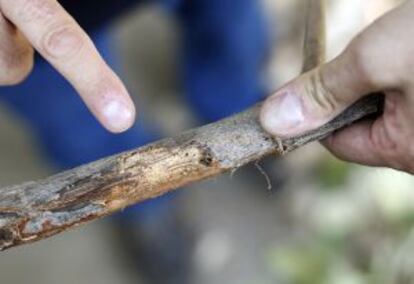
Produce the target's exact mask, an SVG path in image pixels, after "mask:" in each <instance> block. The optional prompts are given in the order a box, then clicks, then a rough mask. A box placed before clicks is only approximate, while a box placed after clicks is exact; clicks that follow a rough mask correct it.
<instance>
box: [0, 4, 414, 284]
mask: <svg viewBox="0 0 414 284" xmlns="http://www.w3.org/2000/svg"><path fill="white" fill-rule="evenodd" d="M305 2H306V1H303V0H295V1H293V0H290V1H277V0H264V5H265V7H266V9H265V10H266V13H267V17H268V22H269V25H270V26H271V34H272V37H271V40H272V43H273V44H272V49H271V52H270V54H269V59H268V63H267V66H266V72H264V73H265V74H264V76H263V77H264V78H263V80H264V82H265V84H266V86H267V88H268V89H269V90H274V89H276V88H277V87H278V86H280V85H281V84H283V83H284V82H286V81H287V80H289V79H291V78H293V77H294V76H296V75H297V74H298V73H299V70H300V67H301V61H302V57H301V48H302V38H303V21H304V18H305V17H304V15H305V8H306V5H305ZM398 2H401V1H392V0H365V1H359V0H330V1H328V4H329V5H328V7H329V8H328V19H327V20H328V27H329V28H328V47H329V57H330V58H332V57H334V56H335V55H336V54H338V53H339V52H340V51H341V50H342V49H343V48H344V46H345V45H346V44H347V42H349V40H350V39H351V38H352V37H353V36H354V35H356V34H357V33H358V31H360V30H361V29H362V28H363V27H364V26H366V25H367V24H369V23H370V22H372V21H373V20H375V18H376V17H378V16H380V15H382V14H383V13H385V12H386V11H387V10H389V9H391V8H392V7H393V6H395V5H397V4H398ZM112 29H113V30H112V33H113V34H114V36H115V38H116V40H117V42H119V43H120V45H119V53H120V54H121V55H122V59H123V67H124V72H123V73H124V78H125V80H126V82H127V84H128V85H129V88H130V90H131V93H133V94H137V95H138V96H139V101H140V102H141V103H142V104H144V105H145V108H146V113H147V117H146V119H148V120H151V121H153V122H154V123H156V124H157V125H159V127H160V128H161V130H162V131H163V133H166V135H174V134H176V133H179V132H180V131H182V130H184V129H187V128H189V127H192V126H194V125H195V119H194V118H193V115H192V112H191V111H189V110H188V108H187V106H186V104H185V102H184V100H183V98H182V96H181V93H182V92H183V90H182V86H181V84H180V83H179V80H178V78H177V71H176V70H177V64H178V63H177V60H178V59H177V57H176V51H177V49H178V48H179V45H180V33H179V29H178V28H177V25H176V23H175V21H174V19H173V18H172V17H170V16H169V15H168V14H166V13H164V12H163V11H162V9H161V8H160V7H158V6H155V5H147V6H144V7H140V9H137V10H133V11H129V12H128V13H127V14H126V15H125V16H123V17H122V18H121V19H119V20H118V21H117V22H116V23H115V24H114V25H113V27H112ZM0 95H1V94H0ZM0 121H1V123H0V133H1V139H0V157H1V159H0V185H2V186H3V185H9V184H15V183H19V182H22V181H27V180H34V179H39V178H42V177H46V176H48V175H50V174H51V173H53V172H54V171H55V170H54V169H53V168H52V167H51V166H50V165H49V164H48V163H47V161H46V160H45V159H44V158H43V155H42V152H40V151H39V150H38V147H37V146H38V145H37V144H36V142H35V141H34V139H33V137H31V135H30V131H29V130H28V129H27V125H26V124H25V123H24V122H23V121H22V120H21V119H19V117H17V116H15V115H14V114H12V113H11V112H10V111H9V110H8V109H7V108H5V107H2V106H1V105H0ZM264 171H265V172H266V175H268V177H269V179H270V184H269V181H268V178H267V177H266V176H265V175H264V174H263V172H264ZM413 189H414V178H413V177H412V176H409V175H406V174H402V173H399V172H396V171H392V170H387V169H372V168H366V167H362V166H357V165H351V164H346V163H343V162H340V161H338V160H336V159H334V158H332V157H331V156H330V155H329V154H328V153H327V152H326V151H325V150H324V149H323V148H322V147H321V146H320V145H318V144H312V145H309V146H306V147H305V148H303V149H300V150H298V151H296V152H295V153H292V154H290V155H288V157H286V158H284V159H283V160H278V161H273V160H272V159H266V160H265V161H262V162H260V163H258V164H257V165H251V166H247V167H246V168H244V169H240V170H238V171H236V172H234V173H232V174H231V175H230V174H229V175H224V176H222V177H219V178H216V179H213V180H209V181H206V182H202V183H199V184H195V185H192V186H190V187H188V188H186V189H183V190H182V191H181V193H180V194H179V195H178V196H176V197H175V198H176V201H177V202H176V204H175V205H174V206H175V209H174V210H175V211H177V212H178V213H177V214H178V215H179V216H180V224H183V226H184V227H186V228H187V229H188V230H190V231H191V241H189V244H188V246H186V247H183V248H182V249H183V251H182V253H183V254H184V253H185V254H186V255H188V257H189V263H188V267H189V271H190V274H191V280H190V282H189V283H197V284H198V283H200V284H204V283H206V284H207V283H228V284H232V283H234V284H236V283H237V284H262V283H263V284H267V283H282V284H285V283H286V284H290V283H293V284H308V283H309V284H313V283H335V284H363V283H375V284H381V283H404V284H405V283H414V257H413V255H414V231H413V229H412V228H413V224H414V190H413ZM149 214H151V212H149ZM114 218H115V222H116V217H114ZM113 221H114V219H113V218H107V219H105V220H101V221H97V222H94V223H92V224H90V225H88V226H85V227H81V228H78V229H76V230H72V231H69V232H67V233H65V234H62V235H59V236H56V237H54V238H52V239H48V240H45V241H42V242H39V243H36V244H33V245H30V246H24V247H19V248H15V249H11V250H9V251H6V252H2V253H1V254H0V275H1V276H0V281H1V283H5V284H6V283H7V284H8V283H13V284H20V283H32V284H40V283H42V284H49V283H50V284H51V283H60V284H66V283H68V284H69V283H89V284H93V283H99V284H105V283H118V284H122V283H156V284H157V283H170V282H169V281H168V279H164V280H162V281H164V282H162V281H161V282H151V280H148V278H147V279H146V276H145V268H144V267H145V266H140V265H139V264H137V263H135V262H134V261H133V260H131V257H130V256H129V255H128V249H125V248H124V245H125V243H126V242H127V243H128V242H132V241H131V239H128V238H125V236H123V235H122V233H121V234H120V232H119V230H116V229H114V226H113V225H112V224H111V223H113ZM190 243H191V244H190ZM147 249H149V251H150V253H151V248H147ZM153 262H154V263H153V265H157V256H156V254H155V253H154V255H153ZM158 273H159V274H163V270H162V268H161V267H160V269H159V271H158ZM174 283H175V282H174Z"/></svg>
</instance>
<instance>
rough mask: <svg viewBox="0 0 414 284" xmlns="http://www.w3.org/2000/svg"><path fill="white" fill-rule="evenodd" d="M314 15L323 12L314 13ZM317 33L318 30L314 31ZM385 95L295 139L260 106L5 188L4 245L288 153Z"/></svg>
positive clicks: (316, 40) (314, 8) (311, 57)
mask: <svg viewBox="0 0 414 284" xmlns="http://www.w3.org/2000/svg"><path fill="white" fill-rule="evenodd" d="M310 2H311V4H312V5H311V6H310V9H309V11H310V16H309V21H310V23H309V24H308V32H307V36H306V42H307V43H306V45H305V46H306V49H307V51H306V56H305V57H306V58H307V61H305V62H308V63H305V69H309V68H310V67H313V66H315V64H317V63H320V62H321V58H322V57H321V56H320V55H321V50H323V48H321V44H323V40H321V39H323V37H320V36H321V34H323V28H321V27H322V25H323V21H322V19H323V9H322V6H321V5H320V2H319V1H318V0H311V1H310ZM313 13H320V14H319V16H316V17H315V15H314V14H313ZM315 34H318V35H319V36H316V35H315ZM380 101H381V99H380V97H378V96H370V97H366V98H365V99H363V100H361V101H359V102H358V103H356V104H355V105H354V106H352V107H351V108H349V109H348V110H347V111H345V112H344V113H343V114H342V115H340V116H339V117H337V118H336V119H335V120H333V121H332V122H330V123H328V124H327V125H325V126H323V127H321V128H319V129H317V130H315V131H312V132H310V133H308V134H306V135H303V136H301V137H297V138H294V139H285V140H281V139H276V138H273V137H271V136H269V135H268V134H267V133H266V132H265V131H264V130H263V129H262V128H261V126H260V124H259V122H258V114H259V110H260V105H257V106H255V107H253V108H251V109H249V110H247V111H245V112H243V113H240V114H238V115H236V116H234V117H231V118H228V119H225V120H222V121H219V122H217V123H214V124H210V125H206V126H203V127H201V128H198V129H194V130H190V131H188V132H185V133H183V134H181V135H179V136H178V137H176V138H169V139H165V140H162V141H159V142H155V143H153V144H150V145H148V146H145V147H142V148H139V149H137V150H134V151H130V152H125V153H122V154H119V155H116V156H112V157H109V158H106V159H102V160H99V161H96V162H93V163H91V164H88V165H85V166H82V167H79V168H75V169H72V170H70V171H67V172H63V173H60V174H58V175H55V176H52V177H50V178H48V179H45V180H42V181H38V182H28V183H25V184H22V185H17V186H11V187H5V188H1V189H0V250H4V249H7V248H10V247H13V246H17V245H21V244H25V243H30V242H34V241H38V240H41V239H44V238H46V237H49V236H52V235H54V234H57V233H60V232H62V231H64V230H66V229H68V228H71V227H74V226H78V225H80V224H83V223H86V222H89V221H91V220H94V219H97V218H100V217H103V216H106V215H109V214H111V213H113V212H116V211H119V210H121V209H123V208H125V207H126V206H129V205H132V204H135V203H137V202H140V201H143V200H146V199H150V198H154V197H157V196H160V195H162V194H165V193H167V192H169V191H171V190H173V189H175V188H178V187H181V186H183V185H186V184H188V183H191V182H195V181H199V180H202V179H205V178H208V177H212V176H216V175H218V174H220V173H223V172H226V171H230V170H232V169H235V168H238V167H241V166H243V165H245V164H246V163H249V162H252V161H256V160H258V159H260V158H262V157H264V156H266V155H270V154H274V155H275V156H277V155H283V154H285V153H288V152H290V151H292V150H294V149H296V148H298V147H300V146H302V145H305V144H307V143H309V142H311V141H315V140H319V139H321V138H324V137H326V136H327V135H329V134H330V133H332V132H333V131H335V130H337V129H339V128H341V127H344V126H346V125H348V124H350V123H352V122H354V121H356V120H358V119H361V118H362V117H364V116H366V115H368V114H372V113H375V112H377V111H378V106H379V104H380Z"/></svg>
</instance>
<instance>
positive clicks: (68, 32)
mask: <svg viewBox="0 0 414 284" xmlns="http://www.w3.org/2000/svg"><path fill="white" fill-rule="evenodd" d="M0 9H1V10H2V12H3V14H4V15H5V16H6V17H7V18H8V19H9V20H10V21H11V22H12V23H13V24H14V25H16V26H17V28H19V29H20V30H21V31H22V32H23V34H25V36H26V37H27V39H28V40H29V41H30V42H31V44H32V45H33V47H34V48H35V49H36V50H37V51H38V52H39V53H40V54H41V55H42V56H43V57H44V58H45V59H46V60H47V61H49V62H50V63H51V64H52V65H53V66H54V67H55V68H56V69H57V70H58V71H59V72H60V73H61V74H62V75H63V76H64V77H65V78H66V79H67V80H68V81H69V82H70V83H71V84H72V85H73V87H74V88H75V89H76V90H77V91H78V93H79V94H80V96H81V97H82V99H83V101H84V102H85V103H86V105H87V106H88V108H89V109H90V110H91V111H92V113H93V114H94V115H95V116H96V117H97V118H98V120H99V121H100V122H101V123H102V124H103V125H104V126H105V127H106V128H107V129H108V130H110V131H112V132H122V131H124V130H126V129H128V128H129V127H130V126H131V125H132V124H133V122H134V120H135V108H134V106H133V102H132V100H131V98H130V97H129V95H128V92H127V90H126V88H125V86H124V85H123V84H122V82H121V80H120V79H119V78H118V77H117V76H116V75H115V73H114V72H113V71H112V70H111V69H110V68H109V67H108V65H107V64H106V63H105V62H104V60H103V59H102V57H101V56H100V55H99V53H98V51H97V50H96V48H95V46H94V44H93V43H92V41H91V39H90V38H89V37H88V35H87V34H86V33H85V32H84V31H83V30H82V28H81V27H80V26H79V25H78V24H77V23H76V21H75V20H74V19H73V18H72V17H71V16H70V15H69V14H68V13H67V12H66V11H65V10H64V8H63V7H62V6H61V5H60V4H59V3H58V2H57V1H56V0H0Z"/></svg>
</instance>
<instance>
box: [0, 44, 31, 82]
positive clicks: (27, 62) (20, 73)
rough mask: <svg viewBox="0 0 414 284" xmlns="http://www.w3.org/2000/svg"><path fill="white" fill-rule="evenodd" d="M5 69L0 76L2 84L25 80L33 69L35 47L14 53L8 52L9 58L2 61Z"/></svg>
mask: <svg viewBox="0 0 414 284" xmlns="http://www.w3.org/2000/svg"><path fill="white" fill-rule="evenodd" d="M0 65H1V67H2V69H3V70H4V72H2V73H3V75H2V76H1V78H0V84H1V85H16V84H19V83H21V82H22V81H24V80H25V78H26V77H27V76H28V75H29V74H30V72H31V71H32V69H33V65H34V62H33V49H31V48H26V49H24V50H21V51H19V52H15V53H13V54H8V56H7V60H1V63H0Z"/></svg>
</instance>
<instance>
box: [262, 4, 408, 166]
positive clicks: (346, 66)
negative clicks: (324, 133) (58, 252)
mask: <svg viewBox="0 0 414 284" xmlns="http://www.w3.org/2000/svg"><path fill="white" fill-rule="evenodd" d="M413 55H414V1H412V0H410V1H406V2H404V3H403V4H402V5H401V6H399V7H397V8H396V9H394V10H393V11H391V12H389V13H387V14H386V15H384V16H383V17H381V18H380V19H378V20H377V21H376V22H374V23H373V24H372V25H371V26H369V27H368V28H367V29H365V30H364V31H362V32H361V33H360V34H359V35H358V36H357V37H356V38H355V39H353V40H352V42H351V43H350V44H349V45H348V47H347V48H346V49H345V51H344V52H343V53H342V54H340V55H339V56H338V57H337V58H335V59H334V60H332V61H331V62H328V63H326V64H324V65H322V66H320V67H318V68H316V69H314V70H311V71H310V72H307V73H305V74H303V75H302V76H300V77H298V78H296V79H294V80H293V81H291V82H289V83H288V84H287V85H285V86H284V87H282V88H281V89H280V90H279V91H277V92H276V93H275V94H274V95H272V96H271V97H269V98H268V100H267V101H266V102H265V104H264V106H263V108H262V112H261V123H262V125H263V127H264V128H265V129H266V130H267V131H268V132H269V133H271V134H273V135H275V136H278V137H294V136H298V135H300V134H303V133H304V132H307V131H309V130H312V129H314V128H316V127H318V126H321V125H323V124H324V123H326V122H328V121H329V120H331V119H332V118H334V117H335V116H337V115H338V114H339V113H341V112H342V111H343V110H344V109H346V108H347V107H348V106H350V105H351V104H352V103H354V102H355V101H357V100H358V99H360V98H361V97H363V96H365V95H367V94H369V93H374V92H383V93H384V94H385V107H384V113H383V115H382V116H380V117H379V118H377V119H370V120H368V119H367V120H364V121H361V122H359V123H356V124H354V125H351V126H349V127H347V128H345V129H343V130H340V131H338V132H336V133H334V134H333V135H332V136H330V137H329V138H327V139H326V140H325V141H324V142H323V144H324V145H325V146H326V147H327V148H328V149H329V150H330V151H331V152H332V153H333V154H334V155H336V156H337V157H339V158H341V159H343V160H346V161H350V162H355V163H360V164H364V165H369V166H376V167H391V168H394V169H397V170H402V171H406V172H408V173H411V174H414V143H413V141H414V76H413V74H414V56H413Z"/></svg>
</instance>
